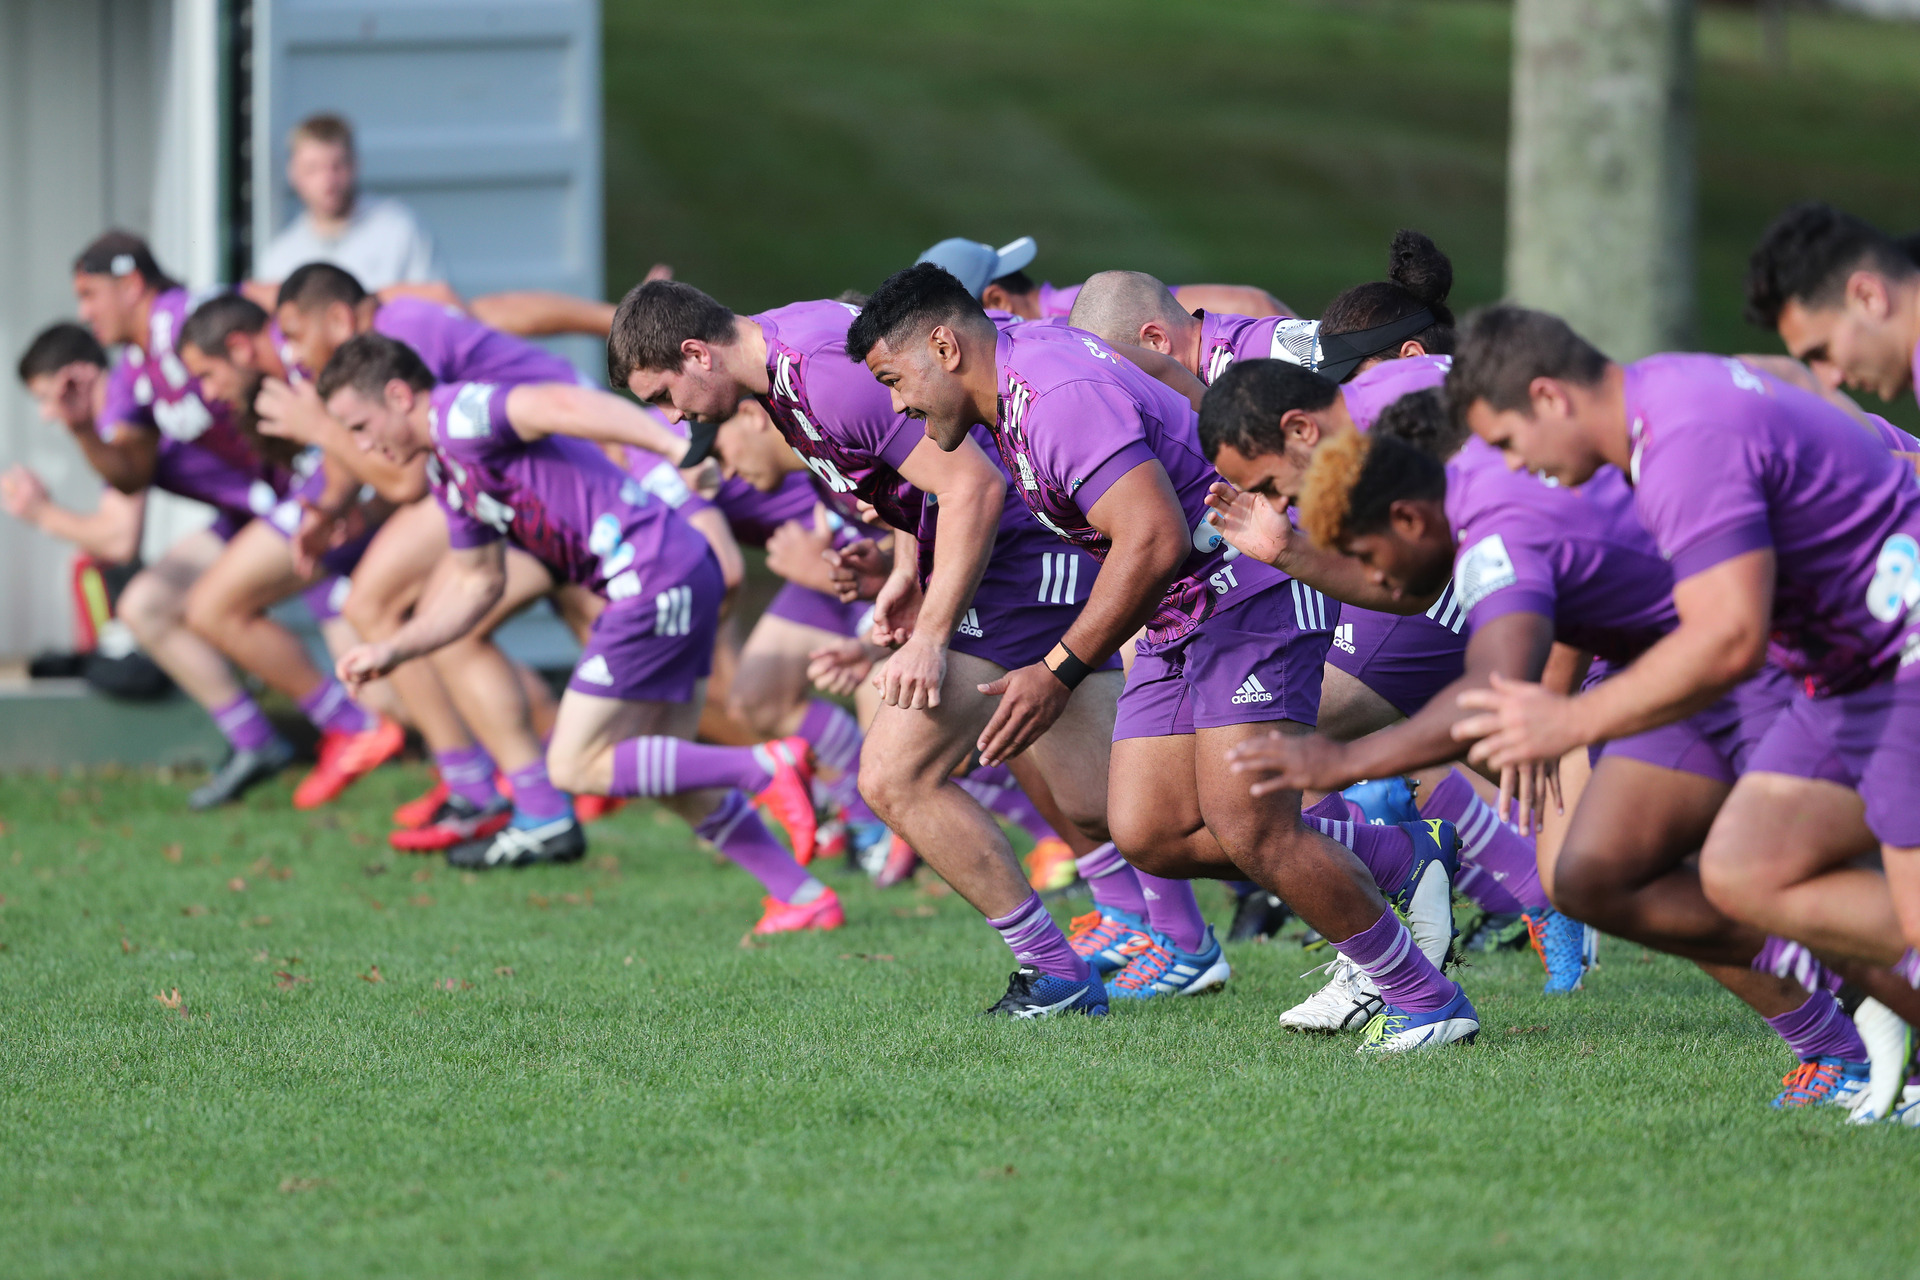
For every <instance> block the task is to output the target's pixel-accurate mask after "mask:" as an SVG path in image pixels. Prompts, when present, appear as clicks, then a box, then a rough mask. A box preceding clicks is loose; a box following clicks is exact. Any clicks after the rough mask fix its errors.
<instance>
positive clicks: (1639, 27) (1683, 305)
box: [1507, 0, 1694, 360]
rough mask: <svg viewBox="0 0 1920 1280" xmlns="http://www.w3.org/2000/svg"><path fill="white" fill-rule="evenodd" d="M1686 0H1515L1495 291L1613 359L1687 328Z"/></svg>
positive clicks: (1683, 339)
mask: <svg viewBox="0 0 1920 1280" xmlns="http://www.w3.org/2000/svg"><path fill="white" fill-rule="evenodd" d="M1693 23H1694V6H1693V3H1692V0H1517V3H1516V4H1515V6H1514V26H1513V127H1512V133H1511V142H1510V151H1509V157H1508V183H1507V219H1508V221H1507V228H1508V240H1507V294H1508V296H1509V297H1511V298H1512V299H1514V300H1515V301H1517V302H1522V303H1526V304H1527V305H1529V306H1536V307H1541V308H1544V309H1545V310H1548V311H1553V312H1555V313H1557V314H1559V315H1561V316H1564V317H1565V318H1566V319H1567V321H1568V322H1569V323H1570V324H1572V325H1573V326H1574V327H1575V328H1576V329H1578V330H1579V331H1580V332H1581V333H1583V334H1584V335H1585V336H1586V337H1588V338H1589V339H1590V340H1592V341H1593V342H1595V343H1596V344H1598V345H1599V346H1600V348H1601V349H1602V350H1604V351H1606V352H1607V353H1608V354H1609V355H1611V356H1613V357H1615V358H1616V359H1623V360H1624V359H1635V358H1637V357H1639V356H1643V355H1646V354H1648V353H1649V352H1653V351H1659V350H1664V349H1671V348H1674V347H1677V346H1684V345H1686V344H1687V343H1688V342H1689V341H1691V340H1692V333H1693V280H1694V260H1693V236H1694V153H1693V115H1694V94H1693V85H1694V43H1693Z"/></svg>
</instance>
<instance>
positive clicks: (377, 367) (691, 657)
mask: <svg viewBox="0 0 1920 1280" xmlns="http://www.w3.org/2000/svg"><path fill="white" fill-rule="evenodd" d="M318 391H319V394H320V395H321V397H322V398H323V400H324V401H325V402H326V405H327V408H328V411H329V412H330V413H331V414H332V415H333V416H334V417H335V418H336V419H337V420H338V421H340V422H341V423H342V424H343V425H344V426H345V427H346V428H347V429H348V430H349V431H352V432H354V433H355V435H356V437H357V439H358V442H359V444H360V447H361V448H364V449H367V450H370V451H375V450H377V451H379V452H381V453H383V454H385V455H386V456H387V457H388V459H389V460H390V461H393V462H396V463H406V462H408V461H411V460H412V459H413V458H416V457H420V456H423V455H427V454H431V455H432V460H433V463H434V467H435V473H436V480H435V485H434V497H435V501H436V502H438V503H439V505H440V507H441V510H442V512H443V514H444V516H445V520H446V525H447V533H448V539H449V546H450V550H449V552H448V555H447V562H446V564H445V565H444V566H443V567H442V569H441V570H440V572H438V573H437V574H436V575H435V578H434V581H433V584H432V585H431V586H430V587H429V589H428V591H427V593H426V595H425V596H424V597H423V599H422V600H421V602H420V604H419V606H418V608H417V609H416V610H415V611H414V615H413V617H412V618H411V619H410V620H409V621H408V622H407V623H406V625H405V626H403V627H401V628H400V629H399V630H398V631H397V632H395V633H394V635H393V636H392V638H391V639H389V640H386V641H382V642H376V643H371V644H363V645H361V646H359V647H357V648H355V649H354V650H352V651H350V652H349V653H348V654H346V655H345V656H344V657H342V658H341V660H340V664H339V670H340V675H341V677H342V679H344V680H347V681H348V682H349V683H352V684H361V683H364V682H365V681H367V680H370V679H374V678H377V677H379V676H381V675H383V674H385V673H386V672H388V671H390V670H392V669H393V668H394V667H396V666H398V665H399V664H400V663H402V662H406V661H408V660H410V659H414V658H419V657H422V656H425V655H427V654H430V653H433V652H434V651H435V650H438V649H441V648H443V647H445V646H447V645H448V644H451V643H452V642H454V641H455V640H457V639H459V638H460V637H461V636H462V635H464V634H466V633H467V632H468V631H470V630H471V629H472V628H474V627H475V626H476V625H478V624H480V623H481V622H482V620H483V619H485V618H486V616H487V615H488V613H489V612H490V611H491V610H492V609H494V607H495V606H496V604H497V602H498V601H499V599H500V597H501V595H502V594H503V593H504V591H505V590H506V587H507V564H506V556H505V549H506V543H507V541H508V540H512V541H513V542H515V543H517V544H518V545H520V546H521V547H522V548H523V549H525V550H527V551H528V552H529V553H530V554H533V555H535V556H537V557H538V558H539V560H540V561H541V563H542V564H543V565H544V566H545V567H546V568H547V569H548V570H549V571H550V572H551V573H553V574H554V576H555V577H557V578H560V579H562V580H564V581H569V582H574V583H578V584H580V585H582V586H585V587H586V588H587V589H589V590H590V591H592V592H593V593H594V594H595V595H596V596H599V597H600V598H601V599H602V600H604V601H605V602H606V607H605V608H604V609H603V610H602V611H601V612H600V614H599V616H598V618H597V619H596V620H595V621H594V624H593V631H592V635H591V637H590V639H589V642H588V644H587V646H586V651H585V652H584V653H583V654H582V655H581V659H580V662H579V664H578V665H577V666H576V667H575V669H574V674H573V678H572V680H571V681H570V682H569V684H568V688H567V691H566V693H565V694H564V695H563V696H562V698H561V701H560V713H559V717H558V720H557V721H556V723H555V725H554V731H553V739H552V742H551V743H550V745H549V746H548V748H547V752H546V755H547V764H546V775H547V776H548V777H549V778H550V779H551V780H552V784H553V787H554V788H557V789H558V790H559V791H568V792H576V793H580V792H585V793H592V794H598V795H623V796H631V795H650V796H655V797H658V798H660V799H661V800H662V801H663V802H664V803H666V804H667V805H668V807H670V808H672V809H673V810H674V811H675V812H677V813H679V814H680V815H681V816H682V817H684V818H686V819H687V820H688V821H689V822H690V823H692V824H694V828H695V830H696V832H697V833H698V834H699V835H701V836H702V837H703V838H705V839H707V840H709V841H711V842H712V843H713V844H714V845H715V846H716V847H718V848H719V849H720V850H721V852H722V853H724V854H725V855H726V856H727V857H728V858H730V859H732V860H733V861H734V862H736V863H737V864H739V865H740V866H741V867H743V868H744V869H746V870H747V871H748V872H749V873H751V874H752V875H754V876H755V878H757V879H758V880H759V881H760V882H761V884H762V885H763V886H764V887H765V888H766V890H767V897H766V899H765V902H764V910H763V912H762V914H761V918H760V920H759V922H758V923H757V924H755V925H754V928H753V931H754V932H755V933H778V932H787V931H791V930H797V929H832V928H837V927H839V925H840V924H841V923H842V921H843V915H842V912H841V909H840V904H839V900H838V898H837V897H836V896H835V894H834V893H833V891H832V890H831V889H829V888H827V887H826V886H825V885H824V884H822V883H821V882H820V881H818V880H816V879H815V878H814V877H812V876H811V875H809V874H807V872H806V870H805V869H804V868H802V867H801V866H800V865H799V864H798V863H796V862H795V861H794V859H793V856H792V855H791V854H790V853H789V852H788V851H787V850H786V849H785V848H784V847H783V846H782V845H780V843H779V842H778V841H776V840H775V839H774V838H773V836H772V835H771V834H770V833H769V832H768V831H767V829H766V827H765V825H764V824H763V823H762V822H761V821H760V819H759V816H758V815H757V814H755V813H754V812H753V809H752V806H751V803H750V802H749V801H748V799H747V796H746V795H745V794H743V789H744V791H746V792H754V791H761V790H765V789H767V788H768V787H770V786H771V787H775V788H777V789H779V790H781V791H782V792H785V793H788V794H797V796H798V797H799V799H800V801H801V802H802V803H804V804H806V805H807V806H808V807H809V809H810V808H811V805H812V799H811V797H810V795H809V794H808V791H807V776H806V770H805V767H804V764H803V763H801V762H797V761H795V760H793V759H791V758H790V757H789V756H788V755H787V754H786V753H785V752H784V751H780V750H772V749H769V747H770V746H772V747H777V746H780V745H781V744H769V746H757V747H707V746H696V745H695V744H694V743H692V742H690V741H685V740H684V739H686V738H688V737H689V736H690V735H691V734H692V732H693V730H694V728H695V726H697V725H698V723H699V718H700V700H701V698H702V697H703V696H704V693H705V688H704V685H705V680H706V676H707V673H708V671H709V670H710V669H711V665H712V661H713V642H714V633H715V631H716V629H717V628H718V626H719V622H720V607H721V603H722V601H723V599H724V598H725V595H726V585H725V582H724V578H723V575H722V572H721V568H720V564H719V560H718V558H717V557H716V556H715V555H714V552H713V549H712V547H711V546H710V545H709V544H708V543H707V541H706V539H704V538H703V537H702V536H701V535H700V534H699V533H698V532H697V531H695V530H694V529H693V528H692V527H691V526H690V525H689V524H687V523H686V522H685V521H684V520H682V519H681V518H680V516H679V515H678V514H676V513H675V511H674V509H673V508H672V506H670V505H669V504H668V503H667V502H664V501H662V500H660V499H659V498H658V497H656V496H655V494H654V493H653V492H652V491H650V490H649V488H648V487H647V485H646V484H645V483H643V482H642V481H640V480H636V479H635V478H634V477H632V476H631V475H628V474H627V473H626V472H624V471H622V470H621V469H620V468H619V467H616V466H615V465H614V464H613V462H612V461H611V460H610V459H609V458H608V457H607V456H606V455H605V454H604V453H603V452H601V451H600V450H599V449H598V448H596V447H595V445H594V444H593V443H589V442H590V441H595V442H607V443H614V444H620V445H636V444H640V443H641V441H642V438H644V437H645V436H646V435H647V432H646V431H645V430H644V428H641V427H638V426H636V424H637V423H643V422H644V417H643V415H641V414H640V413H639V412H638V410H636V409H635V408H634V406H632V405H630V404H627V403H625V402H623V401H621V400H619V399H617V398H615V397H613V396H610V395H607V394H605V393H604V392H595V391H590V390H587V389H585V388H582V387H579V386H577V385H568V384H544V385H542V384H525V383H523V384H520V385H517V386H512V387H506V386H495V385H493V384H489V383H480V382H459V383H449V384H442V385H436V383H435V381H434V379H433V375H432V373H431V372H430V371H429V370H428V369H427V367H426V365H425V364H424V363H423V362H422V361H421V359H420V357H419V356H418V355H416V354H415V353H414V352H413V350H412V349H411V348H410V347H408V346H407V345H406V344H405V343H402V342H399V341H396V340H395V339H392V338H389V337H386V336H385V335H382V334H371V333H369V334H360V335H358V336H355V337H353V338H350V339H348V340H347V341H346V342H345V343H343V344H342V345H341V347H340V348H339V349H338V350H337V351H336V352H335V353H334V355H333V357H332V359H331V360H330V361H329V362H328V364H327V366H326V368H325V369H323V370H322V371H321V374H320V378H319V385H318ZM499 696H500V697H501V698H502V699H503V700H504V699H507V698H510V697H511V694H509V693H502V694H500V695H499ZM515 790H516V799H515V804H516V814H515V818H514V823H513V825H510V826H509V827H507V828H506V831H518V832H520V833H521V836H522V839H520V840H518V841H502V839H501V837H500V836H497V837H495V840H494V842H493V844H492V845H491V846H490V847H491V848H496V849H501V850H502V851H503V856H501V857H498V858H494V859H492V860H491V861H490V862H489V863H488V864H486V865H516V866H517V865H526V864H527V863H530V862H535V861H572V860H575V859H577V858H578V857H579V856H580V854H581V853H582V852H584V850H585V843H584V841H583V840H577V839H576V840H572V841H567V842H564V843H559V842H556V839H555V837H556V836H557V835H560V834H564V832H565V831H566V829H567V827H568V825H569V824H571V823H572V816H571V814H570V813H564V801H560V800H559V799H558V797H557V795H550V796H547V797H544V798H545V799H546V800H548V801H549V807H548V808H547V810H546V812H544V813H543V812H541V811H539V808H538V807H532V806H529V807H527V808H524V809H523V806H522V805H521V801H520V798H519V794H518V792H519V788H518V787H517V786H516V789H515ZM555 807H559V808H561V809H562V813H555V812H554V811H553V809H554V808H555ZM563 815H564V816H563ZM574 830H575V831H576V832H577V827H575V828H574ZM505 834H506V832H505V831H503V832H502V833H501V836H505Z"/></svg>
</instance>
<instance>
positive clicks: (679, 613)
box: [653, 587, 693, 636]
mask: <svg viewBox="0 0 1920 1280" xmlns="http://www.w3.org/2000/svg"><path fill="white" fill-rule="evenodd" d="M692 631H693V588H692V587H668V588H667V589H666V590H665V591H662V592H661V593H660V594H659V595H657V596H655V597H654V598H653V634H655V635H657V636H684V635H688V634H690V633H691V632H692Z"/></svg>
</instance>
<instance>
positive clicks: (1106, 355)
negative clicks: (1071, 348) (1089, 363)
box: [1080, 335, 1120, 364]
mask: <svg viewBox="0 0 1920 1280" xmlns="http://www.w3.org/2000/svg"><path fill="white" fill-rule="evenodd" d="M1080 341H1081V342H1083V343H1085V344H1086V347H1087V350H1089V351H1091V352H1093V358H1094V359H1095V360H1111V361H1113V362H1114V363H1115V364H1118V363H1120V357H1119V356H1116V355H1115V354H1113V352H1111V351H1109V350H1107V349H1106V347H1104V346H1102V345H1101V343H1100V340H1099V339H1097V338H1089V337H1086V336H1084V335H1083V336H1082V337H1081V339H1080Z"/></svg>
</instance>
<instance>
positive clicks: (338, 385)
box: [316, 333, 434, 400]
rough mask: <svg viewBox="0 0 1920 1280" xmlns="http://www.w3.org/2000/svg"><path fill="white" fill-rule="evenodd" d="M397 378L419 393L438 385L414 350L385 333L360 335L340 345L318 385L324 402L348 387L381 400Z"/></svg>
mask: <svg viewBox="0 0 1920 1280" xmlns="http://www.w3.org/2000/svg"><path fill="white" fill-rule="evenodd" d="M395 378H398V379H399V380H400V381H402V382H404V383H406V384H407V385H408V386H410V387H412V388H413V389H414V390H415V391H431V390H432V389H433V386H434V379H433V374H432V373H430V372H429V371H428V370H427V366H426V362H425V361H423V360H422V359H421V358H420V356H419V353H417V352H416V351H414V349H413V348H412V347H410V346H408V345H407V344H406V343H404V342H401V341H400V340H399V339H397V338H389V337H388V336H387V335H386V334H384V333H360V334H355V335H354V336H353V337H351V338H348V339H347V340H346V341H345V342H343V343H341V344H340V347H339V349H338V350H336V351H335V352H334V353H333V359H331V360H329V361H327V367H326V368H324V369H322V370H321V371H320V377H319V378H318V379H317V380H316V382H317V389H318V390H319V392H320V398H321V399H322V400H331V399H332V398H333V395H334V393H335V392H336V391H339V390H341V389H342V388H345V387H352V388H353V389H354V390H355V391H357V392H359V393H360V394H361V395H363V396H366V397H367V398H368V399H370V400H378V399H379V398H380V397H381V396H383V395H385V394H386V390H387V384H388V383H389V382H392V381H393V380H394V379H395Z"/></svg>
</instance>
